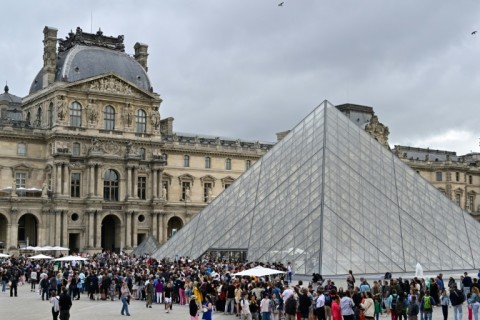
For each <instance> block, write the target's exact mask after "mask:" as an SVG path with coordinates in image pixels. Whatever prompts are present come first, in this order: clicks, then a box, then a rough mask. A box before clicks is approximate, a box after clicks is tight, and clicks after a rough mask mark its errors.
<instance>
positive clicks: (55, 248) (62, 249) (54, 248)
mask: <svg viewBox="0 0 480 320" xmlns="http://www.w3.org/2000/svg"><path fill="white" fill-rule="evenodd" d="M52 250H56V251H70V249H69V248H65V247H59V246H55V247H52Z"/></svg>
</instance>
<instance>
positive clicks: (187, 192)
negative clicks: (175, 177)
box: [181, 181, 191, 201]
mask: <svg viewBox="0 0 480 320" xmlns="http://www.w3.org/2000/svg"><path fill="white" fill-rule="evenodd" d="M190 196H191V189H190V182H189V181H184V182H182V199H181V200H183V201H190Z"/></svg>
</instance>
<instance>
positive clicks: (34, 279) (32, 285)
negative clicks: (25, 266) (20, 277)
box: [30, 269, 38, 292]
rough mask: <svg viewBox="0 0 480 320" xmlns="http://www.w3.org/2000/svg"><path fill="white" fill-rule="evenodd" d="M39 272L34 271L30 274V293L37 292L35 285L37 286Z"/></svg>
mask: <svg viewBox="0 0 480 320" xmlns="http://www.w3.org/2000/svg"><path fill="white" fill-rule="evenodd" d="M37 276H38V274H37V271H36V270H35V269H32V272H30V291H32V292H35V285H36V284H37Z"/></svg>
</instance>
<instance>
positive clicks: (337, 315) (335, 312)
mask: <svg viewBox="0 0 480 320" xmlns="http://www.w3.org/2000/svg"><path fill="white" fill-rule="evenodd" d="M332 319H333V320H343V319H342V311H341V309H340V297H339V296H338V295H335V298H333V300H332Z"/></svg>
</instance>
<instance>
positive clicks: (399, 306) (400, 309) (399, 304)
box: [395, 298, 405, 315]
mask: <svg viewBox="0 0 480 320" xmlns="http://www.w3.org/2000/svg"><path fill="white" fill-rule="evenodd" d="M398 300H399V298H397V303H396V306H395V313H396V314H397V315H399V314H402V313H403V311H404V309H403V305H404V303H405V300H401V301H398Z"/></svg>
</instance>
